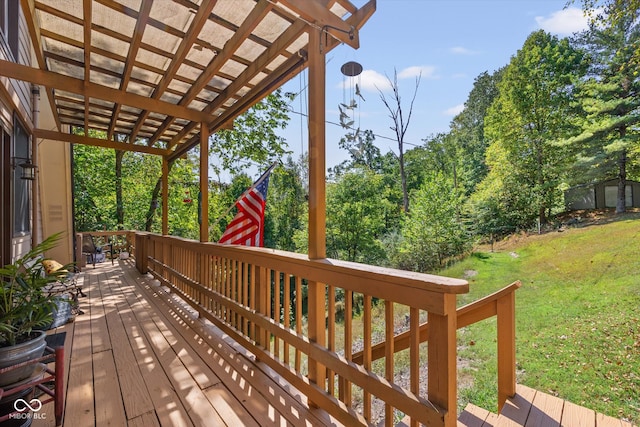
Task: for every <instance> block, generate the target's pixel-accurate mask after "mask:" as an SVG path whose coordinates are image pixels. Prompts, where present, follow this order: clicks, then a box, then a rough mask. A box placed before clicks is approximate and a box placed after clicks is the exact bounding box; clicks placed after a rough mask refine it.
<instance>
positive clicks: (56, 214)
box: [37, 90, 74, 264]
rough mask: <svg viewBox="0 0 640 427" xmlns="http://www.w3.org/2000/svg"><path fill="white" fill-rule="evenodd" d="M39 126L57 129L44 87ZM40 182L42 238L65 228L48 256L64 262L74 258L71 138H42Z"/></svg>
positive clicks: (39, 150)
mask: <svg viewBox="0 0 640 427" xmlns="http://www.w3.org/2000/svg"><path fill="white" fill-rule="evenodd" d="M38 127H39V128H41V129H56V130H57V128H56V125H55V121H54V119H53V115H52V114H51V108H50V107H49V101H48V99H47V94H46V91H44V90H41V91H40V114H39V116H38ZM37 146H38V186H39V190H40V191H39V193H40V194H39V195H40V197H39V199H40V218H41V227H42V234H41V236H42V238H46V237H48V236H50V235H52V234H54V233H57V232H63V233H64V234H63V239H62V240H61V241H60V243H59V244H58V246H57V247H56V248H55V249H54V250H52V251H50V252H49V253H47V256H48V257H50V258H53V259H55V260H57V261H59V262H61V263H63V264H66V263H69V262H72V261H73V255H74V250H73V231H72V230H73V228H72V223H73V218H72V210H71V206H72V198H71V148H70V145H69V143H67V142H59V141H49V140H38V141H37Z"/></svg>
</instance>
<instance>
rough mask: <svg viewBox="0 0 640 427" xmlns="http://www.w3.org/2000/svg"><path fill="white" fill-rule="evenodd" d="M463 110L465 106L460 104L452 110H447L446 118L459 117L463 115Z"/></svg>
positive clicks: (445, 111) (445, 112)
mask: <svg viewBox="0 0 640 427" xmlns="http://www.w3.org/2000/svg"><path fill="white" fill-rule="evenodd" d="M462 110H464V104H458V105H455V106H453V107H451V108H447V109H446V110H444V115H445V116H457V115H458V114H460V113H462Z"/></svg>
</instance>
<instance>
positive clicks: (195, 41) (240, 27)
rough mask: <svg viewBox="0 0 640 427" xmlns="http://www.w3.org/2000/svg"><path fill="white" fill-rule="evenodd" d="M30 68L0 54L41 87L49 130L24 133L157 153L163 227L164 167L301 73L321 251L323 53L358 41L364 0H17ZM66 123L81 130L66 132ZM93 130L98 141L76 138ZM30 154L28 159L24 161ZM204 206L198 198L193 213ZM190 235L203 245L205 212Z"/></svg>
mask: <svg viewBox="0 0 640 427" xmlns="http://www.w3.org/2000/svg"><path fill="white" fill-rule="evenodd" d="M21 5H22V10H23V12H24V15H25V18H26V23H27V28H28V31H29V36H30V38H31V42H32V44H33V48H34V50H35V58H36V62H37V63H36V64H35V65H37V68H36V67H30V66H26V65H21V64H18V63H14V62H10V61H4V60H0V70H1V71H0V75H2V76H6V77H10V78H14V79H18V80H22V81H27V82H31V83H33V84H35V85H40V86H43V87H44V88H45V90H46V93H47V95H48V99H49V102H50V107H51V110H52V111H53V116H54V120H55V122H56V125H57V130H47V129H40V128H37V124H36V126H34V131H33V135H34V137H36V138H41V139H48V140H58V141H67V142H71V143H79V144H88V145H95V146H101V147H107V148H113V149H117V150H131V151H137V152H142V153H149V154H155V155H160V156H162V158H163V197H162V200H163V209H162V212H163V233H164V234H167V230H168V225H167V222H168V216H167V194H168V193H167V187H168V178H167V176H168V164H169V162H171V161H173V160H175V159H177V158H179V157H181V156H183V155H185V153H187V152H188V151H189V150H190V149H192V148H193V147H196V146H199V147H200V158H201V161H200V187H201V191H202V194H203V195H206V194H207V183H208V137H209V135H211V134H212V133H214V132H216V131H218V130H219V129H225V128H229V127H231V126H233V120H234V118H235V117H237V116H238V115H239V114H242V113H243V112H244V111H246V110H247V109H248V108H249V107H251V106H252V105H254V104H255V103H257V102H258V101H260V100H261V99H262V98H264V97H265V96H267V95H268V94H269V93H271V92H272V91H273V90H275V89H276V88H278V87H280V86H281V85H282V84H284V83H285V82H286V81H288V80H290V79H291V78H292V77H294V76H295V75H297V74H298V73H300V72H301V71H302V70H303V69H304V68H307V67H308V68H309V157H310V165H309V167H310V195H309V198H310V200H309V206H310V236H309V239H310V245H309V247H310V249H309V255H310V256H311V257H312V258H323V257H324V256H325V249H324V181H325V162H324V159H325V157H324V156H325V153H324V138H325V134H324V124H325V93H324V92H325V55H326V53H327V52H328V51H330V50H331V49H333V48H334V47H336V46H337V45H338V44H340V43H346V44H348V45H349V46H351V47H353V48H357V47H358V45H359V40H358V30H359V29H360V28H361V27H362V26H363V25H364V23H365V22H366V21H367V20H368V19H369V17H370V16H371V15H372V13H373V12H374V11H375V8H376V2H375V0H369V2H368V3H366V4H365V5H364V6H363V7H361V8H356V7H355V6H354V5H353V4H352V3H351V2H350V1H349V0H218V1H216V0H195V1H191V0H173V1H170V0H156V1H155V2H154V1H152V0H83V1H80V0H21ZM68 126H75V127H80V128H84V129H85V136H79V135H71V134H69V133H68V132H65V130H67V129H68ZM90 129H97V130H101V131H104V133H105V134H106V136H107V138H106V139H99V138H92V137H89V136H87V135H88V133H89V132H87V130H90ZM35 155H36V154H35V152H34V156H35ZM207 208H208V201H207V200H206V197H203V201H202V209H203V211H204V212H206V211H207ZM204 217H205V218H203V220H202V224H201V232H200V238H201V240H202V241H206V240H207V238H208V237H207V230H208V223H207V220H206V215H205V216H204Z"/></svg>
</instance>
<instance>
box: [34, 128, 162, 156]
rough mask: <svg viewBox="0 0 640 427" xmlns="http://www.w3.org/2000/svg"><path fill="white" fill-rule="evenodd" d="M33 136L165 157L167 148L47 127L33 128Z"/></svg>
mask: <svg viewBox="0 0 640 427" xmlns="http://www.w3.org/2000/svg"><path fill="white" fill-rule="evenodd" d="M33 136H34V137H36V138H41V139H47V140H51V141H63V142H70V143H73V144H84V145H93V146H94V147H103V148H112V149H114V150H123V151H133V152H139V153H145V154H153V155H156V156H162V157H165V156H166V154H167V150H163V149H161V148H155V147H147V146H146V145H136V144H127V143H124V142H115V141H110V140H107V139H100V138H92V137H89V136H84V135H74V134H71V133H63V132H58V131H54V130H47V129H34V130H33Z"/></svg>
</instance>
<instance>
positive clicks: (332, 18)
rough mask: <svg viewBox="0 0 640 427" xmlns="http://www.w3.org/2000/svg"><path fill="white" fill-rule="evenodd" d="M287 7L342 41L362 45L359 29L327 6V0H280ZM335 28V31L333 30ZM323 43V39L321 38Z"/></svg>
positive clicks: (355, 47) (353, 46) (351, 44)
mask: <svg viewBox="0 0 640 427" xmlns="http://www.w3.org/2000/svg"><path fill="white" fill-rule="evenodd" d="M280 2H281V3H283V4H284V5H285V6H286V7H288V8H289V9H291V10H294V11H295V12H296V13H299V14H300V15H301V16H302V17H303V18H304V19H306V20H307V21H309V22H313V23H314V24H315V25H317V26H319V27H321V28H320V30H321V31H323V32H328V33H329V34H331V36H333V37H335V38H337V39H338V40H340V41H341V42H342V43H345V44H347V45H349V46H351V47H352V48H354V49H358V48H359V47H360V38H359V36H358V29H357V28H356V27H355V26H353V25H349V24H347V23H346V22H345V21H343V20H342V19H340V18H339V17H338V16H336V15H335V14H333V13H331V11H329V9H327V8H326V3H327V1H326V0H306V1H297V0H280ZM332 30H333V31H332ZM320 43H322V40H320Z"/></svg>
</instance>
